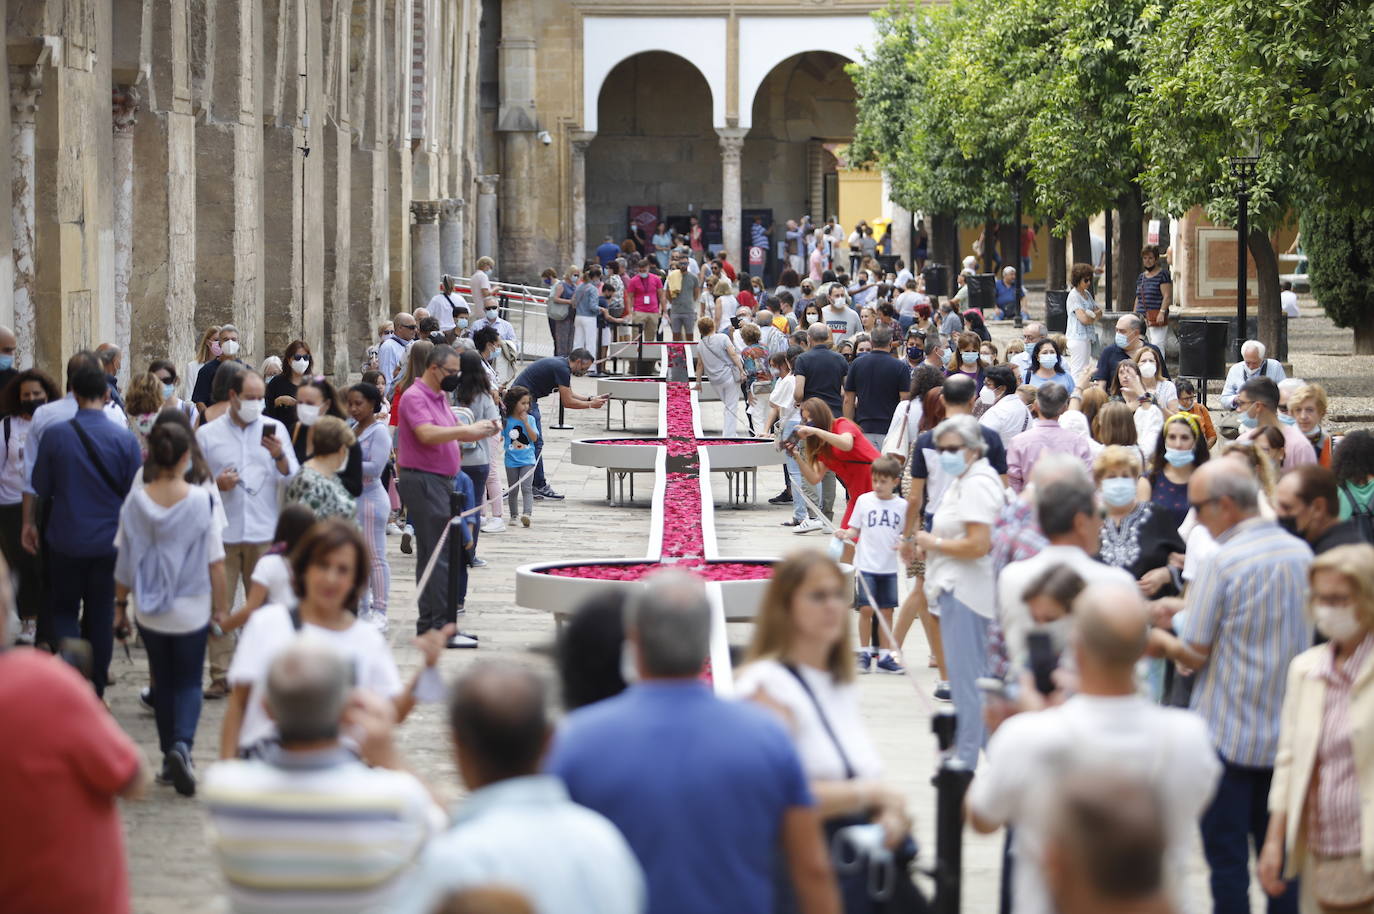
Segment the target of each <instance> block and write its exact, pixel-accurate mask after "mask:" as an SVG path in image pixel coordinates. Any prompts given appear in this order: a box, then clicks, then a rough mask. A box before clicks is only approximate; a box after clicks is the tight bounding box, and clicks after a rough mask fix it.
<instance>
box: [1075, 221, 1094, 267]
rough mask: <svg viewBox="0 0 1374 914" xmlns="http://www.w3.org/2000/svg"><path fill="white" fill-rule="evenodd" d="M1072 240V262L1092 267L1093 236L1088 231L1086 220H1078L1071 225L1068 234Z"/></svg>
mask: <svg viewBox="0 0 1374 914" xmlns="http://www.w3.org/2000/svg"><path fill="white" fill-rule="evenodd" d="M1069 236H1070V238H1071V239H1072V240H1073V262H1074V263H1086V264H1087V265H1088V266H1092V263H1093V236H1092V232H1091V231H1089V230H1088V220H1087V219H1079V220H1078V221H1077V222H1075V223H1074V224H1073V228H1072V229H1071V230H1070V232H1069Z"/></svg>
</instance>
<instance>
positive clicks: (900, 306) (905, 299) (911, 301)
mask: <svg viewBox="0 0 1374 914" xmlns="http://www.w3.org/2000/svg"><path fill="white" fill-rule="evenodd" d="M918 301H920V296H919V295H917V294H916V293H915V292H912V291H911V290H910V289H908V290H907V291H905V292H903V293H902V294H901V295H898V296H897V313H898V314H899V315H901V316H902V317H915V316H916V303H917V302H918Z"/></svg>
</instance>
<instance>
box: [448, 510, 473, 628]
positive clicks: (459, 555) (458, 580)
mask: <svg viewBox="0 0 1374 914" xmlns="http://www.w3.org/2000/svg"><path fill="white" fill-rule="evenodd" d="M467 503H468V499H467V496H466V495H464V494H463V493H462V492H450V493H449V494H448V510H449V522H448V523H449V530H448V611H449V615H451V616H453V617H454V618H455V619H456V618H457V616H458V612H459V610H461V609H462V605H463V604H462V601H461V600H459V598H458V595H459V594H460V593H462V592H463V591H464V590H465V589H466V585H467V577H468V561H467V552H466V550H464V549H463V519H462V517H461V516H460V515H462V513H463V512H464V511H466V510H467Z"/></svg>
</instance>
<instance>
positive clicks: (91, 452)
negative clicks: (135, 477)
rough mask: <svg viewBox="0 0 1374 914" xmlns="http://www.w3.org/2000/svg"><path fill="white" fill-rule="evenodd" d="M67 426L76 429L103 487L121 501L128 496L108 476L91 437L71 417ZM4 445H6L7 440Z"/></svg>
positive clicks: (77, 435)
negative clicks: (106, 487)
mask: <svg viewBox="0 0 1374 914" xmlns="http://www.w3.org/2000/svg"><path fill="white" fill-rule="evenodd" d="M69 424H70V425H71V427H72V428H74V429H76V437H78V438H80V439H81V444H82V446H83V447H85V448H86V456H87V457H89V458H91V463H92V464H93V465H94V466H95V471H96V472H97V473H99V474H100V478H101V479H103V480H104V481H105V485H107V486H109V487H110V491H111V492H113V493H114V494H115V495H117V496H118V497H119V498H121V499H122V498H123V497H124V496H125V495H128V494H129V493H128V492H127V491H126V490H124V489H121V488H120V487H119V483H117V482H115V478H114V477H113V476H111V475H110V471H109V469H107V468H106V466H105V462H104V461H102V460H101V459H100V454H99V453H98V452H97V451H96V449H95V442H94V441H92V440H91V436H90V435H88V434H87V433H86V430H85V429H84V428H82V427H81V423H80V422H77V421H76V418H75V417H73V418H72V420H71V422H70V423H69ZM7 437H8V436H7ZM6 444H8V440H7V441H6Z"/></svg>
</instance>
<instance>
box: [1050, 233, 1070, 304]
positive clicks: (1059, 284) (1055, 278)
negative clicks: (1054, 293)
mask: <svg viewBox="0 0 1374 914" xmlns="http://www.w3.org/2000/svg"><path fill="white" fill-rule="evenodd" d="M1057 227H1058V225H1057V223H1054V222H1050V223H1048V228H1049V237H1050V245H1049V247H1050V250H1049V258H1050V267H1049V271H1048V272H1047V274H1046V276H1047V277H1048V283H1049V284H1048V285H1047V286H1046V287H1045V288H1047V289H1067V288H1068V287H1069V268H1068V265H1067V263H1066V261H1067V260H1068V253H1069V242H1068V239H1067V238H1061V237H1059V236H1058V235H1056V234H1055V233H1054V230H1055V229H1056V228H1057Z"/></svg>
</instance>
